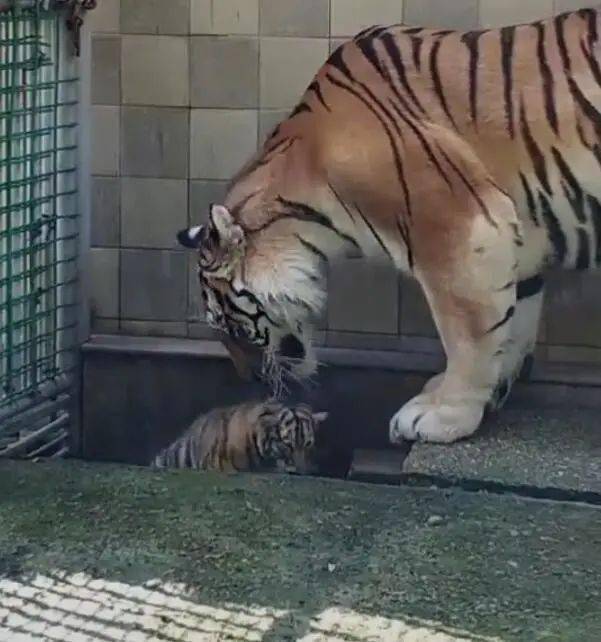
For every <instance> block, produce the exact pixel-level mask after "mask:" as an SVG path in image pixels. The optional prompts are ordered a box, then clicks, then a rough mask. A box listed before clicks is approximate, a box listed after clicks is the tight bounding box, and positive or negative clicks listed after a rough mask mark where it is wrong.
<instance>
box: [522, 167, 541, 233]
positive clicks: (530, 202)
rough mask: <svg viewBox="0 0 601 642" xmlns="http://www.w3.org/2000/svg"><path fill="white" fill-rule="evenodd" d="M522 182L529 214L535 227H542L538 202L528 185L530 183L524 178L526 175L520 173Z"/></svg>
mask: <svg viewBox="0 0 601 642" xmlns="http://www.w3.org/2000/svg"><path fill="white" fill-rule="evenodd" d="M520 180H521V181H522V188H523V190H524V194H525V195H526V204H527V206H528V214H529V215H530V219H531V221H532V222H533V223H534V225H536V227H540V222H539V220H538V216H537V214H536V201H535V200H534V194H533V193H532V190H531V189H530V185H529V184H528V181H527V180H526V177H525V176H524V174H522V172H520Z"/></svg>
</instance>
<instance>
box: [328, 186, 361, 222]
mask: <svg viewBox="0 0 601 642" xmlns="http://www.w3.org/2000/svg"><path fill="white" fill-rule="evenodd" d="M328 187H329V188H330V191H331V192H332V194H334V196H335V197H336V200H337V201H338V203H339V204H340V206H341V207H342V208H343V209H344V211H345V212H346V213H347V214H348V217H349V218H350V219H351V221H352V222H353V224H354V223H356V221H355V217H354V215H353V213H352V211H351V209H350V208H349V207H348V206H347V204H346V203H345V202H344V201H343V200H342V199H341V198H340V194H338V192H337V191H336V190H335V189H334V186H333V185H332V183H328Z"/></svg>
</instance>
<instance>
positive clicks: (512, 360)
mask: <svg viewBox="0 0 601 642" xmlns="http://www.w3.org/2000/svg"><path fill="white" fill-rule="evenodd" d="M543 290H544V281H543V279H542V277H540V276H534V277H532V278H529V279H525V280H523V281H520V282H519V283H518V285H517V302H516V308H515V314H514V315H513V319H512V320H511V329H510V334H509V339H508V341H507V343H506V345H505V347H504V352H505V354H504V356H503V365H502V367H501V375H500V377H499V383H498V384H497V387H496V388H495V390H494V392H493V394H492V397H491V399H490V401H489V403H488V406H487V408H488V410H498V409H500V408H501V407H502V406H503V404H504V403H505V402H506V401H507V398H508V397H509V393H510V392H511V387H512V386H513V384H514V383H515V382H516V381H517V380H518V379H520V378H521V377H522V378H528V377H529V375H530V372H529V371H530V370H531V368H532V362H533V359H534V357H533V354H534V349H535V347H536V339H537V336H538V327H539V322H540V316H541V311H542V307H543V297H544V291H543Z"/></svg>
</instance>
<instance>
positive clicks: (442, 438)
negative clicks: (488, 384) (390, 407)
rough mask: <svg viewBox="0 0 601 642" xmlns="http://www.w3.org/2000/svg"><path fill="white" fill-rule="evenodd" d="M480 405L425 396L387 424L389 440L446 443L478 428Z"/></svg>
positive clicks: (418, 398) (482, 412) (463, 436)
mask: <svg viewBox="0 0 601 642" xmlns="http://www.w3.org/2000/svg"><path fill="white" fill-rule="evenodd" d="M483 414H484V404H483V403H480V402H476V401H471V402H470V401H459V402H458V401H456V400H455V399H453V401H452V402H449V401H445V399H444V398H440V399H436V398H435V396H434V395H433V394H432V393H425V394H421V395H418V396H417V397H415V398H413V399H412V400H411V401H409V402H408V403H407V404H405V405H404V406H403V407H402V408H401V409H400V410H399V411H398V412H397V413H396V415H394V417H393V418H392V419H391V421H390V433H389V434H390V441H391V442H392V443H401V442H403V441H405V440H407V441H424V442H432V443H439V444H450V443H452V442H454V441H457V440H459V439H463V438H465V437H469V436H470V435H472V434H473V433H474V432H476V430H477V429H478V426H479V425H480V422H481V421H482V416H483Z"/></svg>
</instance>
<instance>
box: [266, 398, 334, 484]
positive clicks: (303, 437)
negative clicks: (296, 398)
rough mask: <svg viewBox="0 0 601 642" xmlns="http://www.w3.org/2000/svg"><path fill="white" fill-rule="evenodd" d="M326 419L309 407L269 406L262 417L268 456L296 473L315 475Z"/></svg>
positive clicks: (324, 413) (299, 405)
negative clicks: (319, 436) (315, 454)
mask: <svg viewBox="0 0 601 642" xmlns="http://www.w3.org/2000/svg"><path fill="white" fill-rule="evenodd" d="M327 418H328V413H327V412H313V410H312V409H311V408H310V407H309V406H307V405H306V404H298V405H296V406H290V407H288V406H284V405H282V404H276V405H271V404H270V405H268V406H267V408H266V410H265V413H264V415H263V417H262V421H263V424H264V426H265V427H266V431H265V435H266V443H265V454H266V456H268V457H270V458H272V459H274V460H277V461H280V462H282V463H283V464H284V466H285V467H286V468H288V469H293V470H294V471H295V472H297V473H300V474H303V473H308V472H312V471H313V469H314V461H313V455H314V451H315V444H316V440H317V438H318V435H319V431H320V428H321V425H322V424H323V422H324V421H325V420H326V419H327ZM267 436H269V437H267Z"/></svg>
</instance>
